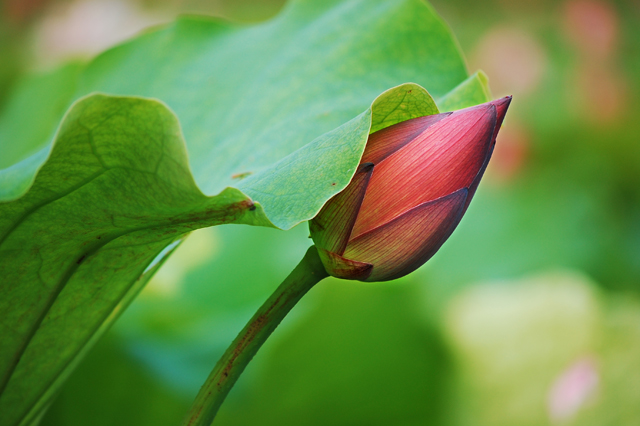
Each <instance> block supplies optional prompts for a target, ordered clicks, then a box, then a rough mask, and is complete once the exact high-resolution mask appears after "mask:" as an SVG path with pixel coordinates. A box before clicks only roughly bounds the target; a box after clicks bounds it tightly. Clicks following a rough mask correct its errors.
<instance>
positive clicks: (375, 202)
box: [352, 103, 496, 238]
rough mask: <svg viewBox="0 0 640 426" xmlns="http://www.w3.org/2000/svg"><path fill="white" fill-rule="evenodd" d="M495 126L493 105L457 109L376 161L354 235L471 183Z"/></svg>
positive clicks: (484, 155)
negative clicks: (381, 159) (382, 159)
mask: <svg viewBox="0 0 640 426" xmlns="http://www.w3.org/2000/svg"><path fill="white" fill-rule="evenodd" d="M495 126H496V107H495V106H494V105H491V104H488V103H487V104H483V105H479V106H476V107H473V108H468V109H464V110H460V111H456V112H454V113H453V114H451V115H450V116H448V117H446V118H444V119H442V120H440V121H438V122H437V123H435V124H433V125H432V126H430V127H429V128H427V130H425V131H424V132H423V133H421V134H420V135H418V136H417V137H416V138H415V139H414V140H413V141H411V142H410V143H408V144H406V145H405V146H404V147H402V148H401V149H400V150H398V151H396V152H394V153H393V154H391V155H390V156H388V157H387V158H386V159H385V160H384V161H382V162H381V163H380V164H378V165H376V170H375V172H374V173H373V175H372V176H371V180H370V181H369V186H368V188H367V193H366V195H365V198H364V201H363V202H362V207H361V209H360V213H359V215H358V218H357V220H356V223H355V226H354V229H353V232H352V238H353V237H357V236H358V235H362V234H363V233H365V232H367V231H369V230H371V229H374V228H376V227H378V226H380V225H382V224H384V223H387V222H389V221H390V220H392V219H393V218H395V217H397V216H398V215H400V214H402V213H403V212H405V211H407V210H409V209H411V208H413V207H415V206H417V205H419V204H422V203H425V202H427V201H431V200H435V199H437V198H440V197H442V196H444V195H447V194H451V193H452V192H454V191H457V190H458V189H461V188H467V187H468V186H469V185H471V183H472V182H473V180H474V178H475V177H476V176H477V174H478V171H479V170H480V169H481V167H482V165H483V164H484V162H485V159H486V157H487V153H488V151H489V148H490V146H491V142H492V138H493V133H494V129H495Z"/></svg>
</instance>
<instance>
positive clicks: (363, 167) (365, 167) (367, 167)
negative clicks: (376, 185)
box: [358, 163, 374, 173]
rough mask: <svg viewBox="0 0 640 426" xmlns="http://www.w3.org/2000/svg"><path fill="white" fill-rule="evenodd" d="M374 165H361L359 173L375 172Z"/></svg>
mask: <svg viewBox="0 0 640 426" xmlns="http://www.w3.org/2000/svg"><path fill="white" fill-rule="evenodd" d="M373 166H374V164H373V163H362V164H360V168H359V169H358V173H369V172H370V171H372V170H373Z"/></svg>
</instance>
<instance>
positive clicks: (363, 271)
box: [318, 247, 373, 281]
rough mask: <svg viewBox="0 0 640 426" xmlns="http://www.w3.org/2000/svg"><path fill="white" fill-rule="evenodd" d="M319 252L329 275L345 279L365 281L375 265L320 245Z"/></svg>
mask: <svg viewBox="0 0 640 426" xmlns="http://www.w3.org/2000/svg"><path fill="white" fill-rule="evenodd" d="M318 254H319V255H320V259H321V260H322V264H323V265H324V269H325V270H326V271H327V273H328V274H329V275H331V276H332V277H336V278H343V279H345V280H360V281H365V280H366V279H367V278H369V276H370V275H371V271H372V270H373V265H372V264H370V263H365V262H358V261H357V260H351V259H346V258H344V257H342V256H340V255H339V254H336V253H332V252H330V251H327V250H325V249H323V248H320V247H318Z"/></svg>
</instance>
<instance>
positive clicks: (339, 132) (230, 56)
mask: <svg viewBox="0 0 640 426" xmlns="http://www.w3.org/2000/svg"><path fill="white" fill-rule="evenodd" d="M466 78H467V74H466V71H465V69H464V66H463V60H462V58H461V56H460V54H459V52H458V49H457V46H456V44H455V42H454V41H453V39H452V37H451V34H450V33H449V31H448V30H447V28H446V27H445V26H444V25H443V23H442V21H441V20H440V19H439V18H438V17H437V16H436V15H435V14H434V13H433V11H432V10H431V9H430V8H429V7H428V6H425V5H424V4H423V3H421V2H419V1H417V0H416V1H413V0H387V1H381V0H377V1H371V0H366V1H364V0H363V1H311V0H305V1H297V2H294V3H292V4H291V5H290V6H289V7H288V8H287V9H286V10H285V11H284V12H283V13H282V14H281V15H280V16H279V17H277V18H275V19H273V20H271V21H269V22H266V23H264V24H261V25H258V26H253V27H240V26H234V25H229V24H226V23H222V22H219V21H216V20H212V19H204V18H182V19H179V20H178V21H176V22H175V23H174V24H171V25H168V26H166V27H164V28H161V29H158V30H155V31H152V32H149V33H146V34H143V35H141V36H140V37H138V38H136V39H134V40H132V41H130V42H129V43H126V44H124V45H122V46H119V47H117V48H115V49H112V50H110V51H108V52H106V53H105V54H103V55H101V56H99V57H98V58H97V59H95V60H94V61H93V62H92V63H90V64H89V65H88V66H87V67H86V69H84V70H83V71H82V72H81V76H80V78H79V82H78V87H79V88H80V89H78V92H77V93H76V95H75V96H74V97H73V98H74V99H77V100H76V101H75V102H74V103H73V104H72V105H71V108H70V109H69V111H68V112H67V114H66V116H65V117H64V120H63V121H62V123H61V124H60V126H59V127H58V129H57V131H56V132H55V137H52V138H51V140H50V141H49V142H47V140H46V139H44V136H43V135H44V134H49V133H51V134H52V133H53V132H54V131H55V129H56V125H57V124H56V121H57V119H53V118H51V117H53V116H54V115H53V114H46V115H43V116H42V117H40V116H35V117H34V116H31V117H32V121H34V122H38V124H39V130H38V131H37V132H28V131H25V129H24V126H13V128H9V129H8V130H7V129H6V127H5V130H0V135H2V137H3V139H2V140H1V141H0V156H3V155H4V153H6V152H11V153H12V154H11V155H13V157H14V158H16V159H22V161H19V162H18V163H15V164H13V165H12V166H10V167H8V168H6V169H4V170H0V200H3V201H4V203H3V204H0V276H2V287H1V289H0V290H1V291H2V294H3V298H2V300H0V310H1V312H2V321H0V335H2V336H3V344H2V346H1V347H0V391H2V395H1V396H0V412H2V413H3V415H2V417H1V420H0V424H2V425H14V424H27V423H29V422H31V421H32V420H33V419H34V418H36V417H37V416H38V414H39V413H40V412H41V410H42V408H43V407H45V406H46V404H47V403H48V401H49V400H50V397H51V395H52V394H53V393H54V392H55V390H56V388H57V387H58V386H59V384H60V383H61V382H62V380H63V379H64V377H65V376H66V375H67V374H68V373H69V371H70V369H71V368H72V367H73V365H74V364H75V363H76V362H77V360H78V359H79V357H80V356H81V355H82V354H83V353H84V352H85V351H86V350H87V349H88V347H89V346H90V345H91V344H92V343H93V342H94V341H95V340H96V339H97V338H98V337H99V336H100V335H101V333H102V332H104V330H105V329H106V328H107V327H108V325H109V324H110V323H111V322H112V321H113V320H114V319H115V318H116V317H117V315H118V313H119V312H120V311H121V310H122V309H123V308H124V307H125V306H126V304H127V303H129V302H130V300H131V299H132V298H133V296H134V295H135V294H136V292H137V291H138V290H139V289H140V287H141V286H142V285H143V284H144V282H146V280H148V278H149V277H150V276H151V274H152V273H153V271H154V270H155V269H156V268H157V267H158V266H159V262H158V261H154V259H155V258H157V259H160V260H161V259H162V258H163V256H165V255H166V254H167V252H168V251H169V249H167V247H168V246H169V247H174V246H173V245H171V244H172V243H174V242H176V241H179V240H180V239H181V238H182V236H183V235H184V234H185V233H187V232H189V231H190V230H192V229H196V228H199V227H204V226H212V225H217V224H223V223H245V224H252V225H263V226H276V227H280V228H283V229H288V228H290V227H292V226H293V225H295V224H296V223H299V222H300V221H303V220H307V219H310V218H311V217H313V216H314V215H315V214H316V213H317V211H318V210H319V209H320V208H321V207H322V205H323V204H324V202H326V200H327V199H329V198H330V197H331V196H332V195H334V194H335V193H337V192H338V191H340V190H341V189H342V188H344V187H345V186H346V185H347V184H348V182H349V180H350V179H351V176H352V175H353V173H354V171H355V167H356V166H357V163H358V161H359V159H360V156H361V153H362V150H363V149H364V144H365V142H366V138H367V135H368V134H369V132H370V131H372V130H377V129H380V128H383V127H386V126H389V125H392V124H394V123H396V122H399V121H402V120H406V119H408V118H412V117H416V116H420V115H427V114H433V113H436V112H437V111H438V110H437V108H436V107H435V103H434V102H433V100H432V98H431V96H430V95H429V94H428V93H427V92H426V91H425V90H424V89H423V88H422V87H420V86H418V85H416V84H403V83H404V82H406V81H414V82H416V83H419V84H421V85H422V86H424V87H426V88H427V89H428V90H429V91H430V92H431V93H432V94H434V95H436V96H443V95H445V94H447V93H448V92H450V91H451V90H452V89H454V88H455V87H456V86H458V85H460V86H459V87H458V89H457V90H455V91H454V92H453V95H450V96H448V97H445V98H444V99H443V104H445V105H446V107H447V108H454V107H455V106H456V105H460V106H466V105H467V104H469V103H473V102H476V101H483V100H485V99H484V98H486V87H485V84H484V81H483V80H482V79H479V78H478V77H477V76H475V77H471V78H469V79H468V80H466V81H465V79H466ZM396 85H399V86H397V87H395V88H394V89H390V90H388V91H386V92H384V93H383V94H382V95H379V94H380V92H382V91H384V90H385V89H387V88H388V87H392V86H396ZM54 92H55V91H51V93H54ZM93 92H102V93H106V94H108V95H106V94H91V93H93ZM378 95H379V96H378ZM66 97H68V94H67V93H65V92H64V91H61V92H60V94H59V96H58V97H57V98H56V102H66V101H65V99H66ZM30 98H31V99H34V100H37V96H35V97H34V96H31V97H30ZM151 98H155V99H159V100H160V101H158V100H154V99H151ZM447 99H448V100H447ZM46 102H52V101H51V100H47V101H46ZM26 104H27V105H25V103H20V102H17V103H16V102H14V103H11V102H10V103H9V108H8V110H7V111H6V112H5V114H7V115H11V114H17V115H16V116H20V114H19V113H22V114H23V115H28V114H30V113H31V111H33V108H29V105H28V103H26ZM47 105H48V104H47ZM43 110H46V111H50V110H51V109H47V108H44V109H43ZM5 117H6V115H5ZM6 122H7V120H6V119H5V120H4V121H2V120H0V123H5V124H6ZM25 126H27V125H26V124H25ZM46 126H50V129H49V130H47V129H46ZM183 135H184V137H183ZM38 138H40V139H38ZM185 144H186V145H185ZM16 147H18V148H16ZM185 147H186V149H185ZM21 149H22V151H20V150H21ZM37 149H39V151H37V152H36V153H35V154H33V155H30V156H29V154H31V153H33V152H34V151H35V150H37ZM187 156H188V157H187Z"/></svg>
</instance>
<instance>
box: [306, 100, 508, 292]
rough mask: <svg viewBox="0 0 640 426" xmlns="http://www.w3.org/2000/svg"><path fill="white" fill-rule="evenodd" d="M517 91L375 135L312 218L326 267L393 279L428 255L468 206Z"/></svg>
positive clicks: (343, 274) (339, 273)
mask: <svg viewBox="0 0 640 426" xmlns="http://www.w3.org/2000/svg"><path fill="white" fill-rule="evenodd" d="M510 102H511V97H510V96H509V97H505V98H502V99H498V100H496V101H493V102H488V103H485V104H482V105H478V106H475V107H472V108H467V109H463V110H459V111H455V112H452V113H451V112H448V113H443V114H437V115H430V116H426V117H419V118H414V119H411V120H407V121H404V122H402V123H398V124H395V125H393V126H390V127H387V128H385V129H382V130H380V131H378V132H375V133H373V134H371V135H370V136H369V140H368V141H367V146H366V148H365V151H364V154H363V156H362V161H361V163H360V165H359V167H358V170H357V171H356V174H355V175H354V177H353V179H352V180H351V183H350V184H349V185H348V186H347V187H346V188H345V189H344V190H343V191H342V192H340V193H339V194H337V195H336V196H334V197H333V198H332V199H330V200H329V201H328V202H327V204H326V205H325V206H324V207H323V208H322V210H320V212H319V213H318V215H317V216H316V217H315V218H314V219H313V220H311V221H310V222H309V228H310V231H311V237H312V238H313V241H314V243H315V245H316V247H317V248H318V252H319V253H320V258H321V259H322V262H323V264H324V267H325V269H326V270H327V272H328V273H329V274H330V275H332V276H335V277H338V278H345V279H353V280H361V281H387V280H393V279H396V278H400V277H402V276H404V275H406V274H408V273H410V272H412V271H414V270H415V269H417V268H418V267H419V266H421V265H422V264H424V263H425V262H426V261H427V260H429V259H430V258H431V257H432V256H433V255H434V254H435V253H436V252H437V251H438V249H439V248H440V247H441V246H442V244H443V243H444V242H445V241H446V240H447V238H449V236H450V235H451V233H452V232H453V230H454V229H455V228H456V226H457V225H458V223H459V222H460V219H461V218H462V215H463V214H464V212H465V211H466V210H467V207H468V206H469V202H470V201H471V198H472V197H473V195H474V193H475V191H476V189H477V187H478V184H479V183H480V179H481V178H482V175H483V173H484V171H485V169H486V167H487V164H488V162H489V159H490V158H491V153H492V152H493V147H494V145H495V141H496V136H497V134H498V130H499V129H500V126H501V124H502V120H503V119H504V116H505V114H506V112H507V108H508V107H509V103H510Z"/></svg>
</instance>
